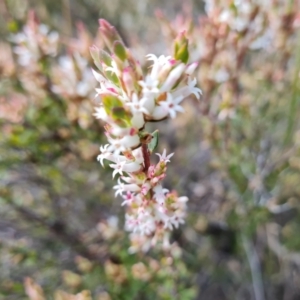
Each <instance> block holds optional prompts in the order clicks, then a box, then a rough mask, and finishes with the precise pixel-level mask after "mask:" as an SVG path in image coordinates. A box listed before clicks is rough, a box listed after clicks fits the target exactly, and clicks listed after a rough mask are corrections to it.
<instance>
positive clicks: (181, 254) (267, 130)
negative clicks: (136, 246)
mask: <svg viewBox="0 0 300 300" xmlns="http://www.w3.org/2000/svg"><path fill="white" fill-rule="evenodd" d="M245 2H247V1H245ZM261 2H262V3H257V2H255V1H249V2H247V3H249V7H250V8H249V7H248V8H247V9H245V7H244V8H243V7H242V6H241V5H239V4H238V3H239V1H215V3H216V7H217V9H210V8H209V7H208V4H211V3H213V1H206V11H205V10H204V7H205V3H201V2H199V1H185V4H184V5H182V4H181V1H165V2H163V3H162V2H161V1H156V0H151V1H150V0H148V1H147V0H143V1H126V5H124V2H123V1H121V0H110V1H93V0H85V1H84V0H76V1H75V0H74V1H69V0H63V1H46V0H45V1H36V0H27V1H24V0H22V1H21V0H6V1H2V2H1V3H0V11H1V14H0V17H1V18H0V36H1V42H0V74H1V76H0V78H1V79H0V126H1V136H0V145H1V147H0V172H1V177H0V178H1V179H0V247H1V251H0V299H28V297H29V298H30V299H33V300H42V299H56V300H61V299H68V300H70V299H71V300H72V299H77V300H78V299H99V300H100V299H102V300H104V299H184V300H188V299H257V300H262V299H278V300H279V299H287V300H289V299H299V298H300V284H299V280H300V274H299V267H300V265H299V264H300V253H299V251H300V238H299V229H300V223H299V220H300V214H299V197H300V189H299V181H300V156H299V154H300V149H299V147H300V143H299V137H300V131H299V121H298V120H299V96H300V91H299V67H300V57H299V53H300V51H299V50H300V49H299V32H298V31H299V29H298V28H299V23H300V21H299V20H300V11H299V7H298V5H297V2H296V1H295V2H293V1H282V2H281V1H269V2H268V1H261ZM211 5H212V4H211ZM241 7H242V8H241ZM33 8H34V10H35V12H36V16H37V17H38V18H39V19H40V20H41V22H42V23H44V24H47V25H48V26H49V28H50V29H51V30H52V31H58V32H59V42H58V51H57V53H56V54H55V55H48V54H46V55H42V56H40V57H38V58H36V59H34V60H33V62H32V61H31V63H30V64H29V65H27V66H24V65H22V63H21V62H20V59H19V58H20V55H19V56H18V55H17V54H16V53H15V52H16V51H15V49H16V43H15V41H14V39H13V35H14V34H16V33H17V32H21V31H22V28H23V26H24V24H26V23H27V24H28V22H29V20H30V17H28V13H29V11H30V9H33ZM99 17H103V18H106V19H108V20H109V21H110V22H112V23H113V24H114V25H115V26H116V27H117V28H118V30H120V32H121V34H122V35H123V37H124V39H125V41H126V42H127V44H128V46H129V47H131V48H132V49H133V51H134V52H135V54H136V55H137V57H139V59H140V60H141V63H142V65H143V67H144V68H146V67H147V63H146V61H145V59H144V55H145V54H147V53H152V52H154V53H155V54H168V53H170V52H171V51H172V50H171V49H172V41H173V39H174V37H175V36H176V35H177V33H178V32H180V31H181V30H183V29H185V30H186V31H187V34H188V36H189V38H190V44H189V46H190V51H191V60H192V61H194V60H197V61H199V63H200V64H199V67H198V69H197V70H196V72H197V78H198V82H199V86H200V87H201V88H202V90H203V97H202V99H201V101H200V102H197V101H196V99H190V100H189V101H186V104H185V110H186V113H185V114H182V115H180V117H179V118H178V120H176V122H173V121H171V120H167V121H165V122H164V124H162V125H160V128H159V130H160V145H159V147H160V149H164V148H167V149H168V150H169V152H170V151H171V152H175V156H174V159H173V161H172V164H171V165H170V167H169V171H168V176H167V178H166V186H167V187H169V188H170V187H176V189H177V190H179V192H180V194H183V195H187V196H188V197H189V199H190V201H189V204H188V205H189V214H188V218H187V220H186V224H185V226H183V227H181V228H180V229H179V230H177V231H176V232H174V233H173V236H172V240H173V242H174V244H173V246H172V248H171V250H170V251H169V252H167V253H166V252H162V251H160V250H158V249H153V250H152V251H150V252H149V253H142V252H139V251H137V253H134V254H130V251H128V248H129V247H130V245H129V241H128V237H127V233H126V232H124V231H123V228H122V224H123V220H122V215H123V208H122V207H121V206H120V199H115V198H114V195H113V191H112V189H111V187H112V185H113V182H112V180H111V175H110V172H109V171H108V168H106V170H103V169H102V168H100V166H99V165H98V164H97V163H96V156H97V154H98V151H99V150H98V149H99V146H100V144H103V143H104V141H105V137H104V136H103V132H102V124H99V123H98V122H97V121H96V120H95V119H94V118H93V116H92V114H93V104H94V103H93V101H94V100H93V98H94V87H95V86H96V83H95V80H94V79H93V77H92V76H91V71H90V68H91V67H92V64H91V58H90V55H89V47H90V46H91V45H92V44H97V45H98V47H101V46H102V40H101V37H99V36H97V20H98V18H99ZM31 18H32V19H31V20H33V19H35V17H32V16H31ZM220 20H222V21H220ZM83 24H84V25H83ZM224 24H225V25H224ZM79 87H80V88H79ZM107 171H108V172H107ZM75 295H76V296H75Z"/></svg>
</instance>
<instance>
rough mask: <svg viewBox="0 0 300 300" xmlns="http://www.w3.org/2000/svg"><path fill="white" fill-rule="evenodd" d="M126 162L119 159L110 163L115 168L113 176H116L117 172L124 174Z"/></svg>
mask: <svg viewBox="0 0 300 300" xmlns="http://www.w3.org/2000/svg"><path fill="white" fill-rule="evenodd" d="M125 164H126V161H121V160H119V159H118V160H117V161H116V163H115V164H110V165H109V166H110V167H111V168H113V169H115V170H114V171H113V173H112V177H113V178H114V177H115V176H116V174H118V173H119V174H120V175H123V169H124V166H125Z"/></svg>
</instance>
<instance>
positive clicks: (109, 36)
mask: <svg viewBox="0 0 300 300" xmlns="http://www.w3.org/2000/svg"><path fill="white" fill-rule="evenodd" d="M99 24H100V28H99V30H100V31H101V33H102V35H103V38H104V41H105V43H106V45H107V47H108V48H109V49H110V50H111V51H113V45H114V42H116V41H119V42H120V43H121V44H123V41H122V38H121V37H120V35H119V34H118V32H117V30H116V29H115V27H114V26H112V25H110V24H109V23H108V22H107V21H106V20H104V19H100V20H99Z"/></svg>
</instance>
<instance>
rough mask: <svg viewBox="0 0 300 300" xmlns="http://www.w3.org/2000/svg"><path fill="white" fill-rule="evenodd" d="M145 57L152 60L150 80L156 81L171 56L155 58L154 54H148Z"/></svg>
mask: <svg viewBox="0 0 300 300" xmlns="http://www.w3.org/2000/svg"><path fill="white" fill-rule="evenodd" d="M146 57H148V60H153V65H152V69H151V73H150V76H151V78H152V79H154V80H156V79H157V77H158V75H159V72H160V71H161V69H162V68H163V66H165V65H166V64H169V60H170V59H171V56H164V55H161V56H159V57H156V56H155V55H154V54H148V55H147V56H146Z"/></svg>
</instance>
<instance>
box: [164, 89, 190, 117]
mask: <svg viewBox="0 0 300 300" xmlns="http://www.w3.org/2000/svg"><path fill="white" fill-rule="evenodd" d="M182 100H183V97H182V96H178V97H176V98H174V99H173V97H172V95H171V94H170V93H168V94H167V99H166V100H165V101H161V102H159V105H160V106H162V107H163V108H164V109H165V110H166V111H167V112H168V114H169V115H170V117H171V118H172V119H174V118H175V117H176V114H177V112H178V111H179V112H184V109H183V107H182V106H180V105H179V103H181V101H182Z"/></svg>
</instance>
